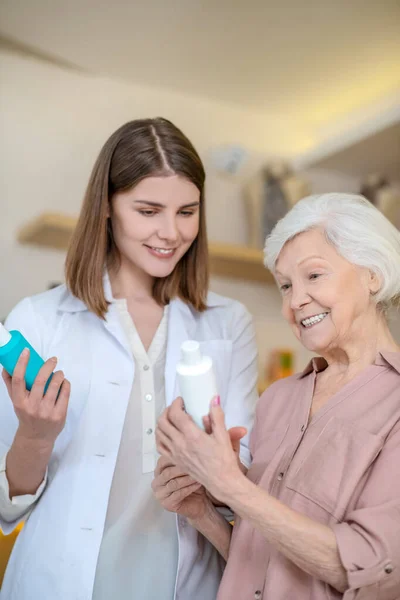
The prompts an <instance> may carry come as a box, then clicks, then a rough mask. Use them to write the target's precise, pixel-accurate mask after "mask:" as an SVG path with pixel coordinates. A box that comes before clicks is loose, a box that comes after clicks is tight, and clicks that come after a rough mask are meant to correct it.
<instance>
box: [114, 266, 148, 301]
mask: <svg viewBox="0 0 400 600" xmlns="http://www.w3.org/2000/svg"><path fill="white" fill-rule="evenodd" d="M110 283H111V289H112V293H113V297H114V298H126V299H128V298H129V299H134V300H138V301H140V300H149V299H150V298H152V297H153V284H154V277H152V276H151V275H149V274H148V273H145V272H144V271H143V270H142V269H139V268H138V267H137V266H136V265H134V264H132V263H129V262H127V261H126V260H124V259H123V258H121V263H120V265H119V266H118V268H117V269H112V270H110Z"/></svg>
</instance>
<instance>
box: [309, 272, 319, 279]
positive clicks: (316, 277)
mask: <svg viewBox="0 0 400 600" xmlns="http://www.w3.org/2000/svg"><path fill="white" fill-rule="evenodd" d="M320 276H321V275H320V273H311V274H310V276H309V278H310V279H318V277H320Z"/></svg>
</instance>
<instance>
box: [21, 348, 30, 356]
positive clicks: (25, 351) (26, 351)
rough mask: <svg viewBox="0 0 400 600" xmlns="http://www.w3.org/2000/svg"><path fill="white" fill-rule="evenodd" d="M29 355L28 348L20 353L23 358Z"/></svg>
mask: <svg viewBox="0 0 400 600" xmlns="http://www.w3.org/2000/svg"><path fill="white" fill-rule="evenodd" d="M28 354H29V349H28V348H24V349H23V350H22V352H21V356H23V357H24V358H25V356H28Z"/></svg>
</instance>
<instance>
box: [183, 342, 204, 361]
mask: <svg viewBox="0 0 400 600" xmlns="http://www.w3.org/2000/svg"><path fill="white" fill-rule="evenodd" d="M181 356H182V362H183V363H184V364H185V365H198V364H199V363H201V352H200V344H199V342H195V341H194V340H193V341H192V340H188V341H187V342H183V344H182V346H181Z"/></svg>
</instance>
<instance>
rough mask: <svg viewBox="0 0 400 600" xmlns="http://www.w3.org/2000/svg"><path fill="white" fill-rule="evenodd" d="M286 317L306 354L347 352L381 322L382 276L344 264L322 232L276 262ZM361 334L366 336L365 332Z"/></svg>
mask: <svg viewBox="0 0 400 600" xmlns="http://www.w3.org/2000/svg"><path fill="white" fill-rule="evenodd" d="M275 274H276V279H277V282H278V285H279V288H280V290H281V293H282V314H283V316H284V318H285V319H286V321H287V322H288V323H289V324H290V326H291V328H292V330H293V332H294V334H295V336H296V337H297V338H298V339H299V340H300V342H301V343H302V344H303V346H304V347H305V348H307V349H308V350H310V351H312V352H316V353H318V354H321V355H324V354H325V353H327V352H331V351H332V350H335V349H341V348H343V347H344V346H345V345H346V344H347V343H348V342H351V341H352V338H354V336H357V335H358V333H357V332H359V331H360V327H361V328H362V329H363V328H365V327H368V323H369V319H375V318H376V306H375V303H374V302H373V298H372V296H371V294H373V293H375V292H376V291H377V290H378V288H379V282H378V281H377V278H376V276H374V275H373V274H371V272H370V271H369V270H368V269H365V268H362V267H358V266H357V265H354V264H352V263H350V262H348V261H347V260H346V259H345V258H343V257H342V256H341V255H340V254H339V253H338V252H337V250H336V249H335V247H334V246H333V245H332V244H330V243H329V242H328V241H327V239H326V237H325V235H324V232H323V231H322V230H321V229H311V230H309V231H306V232H304V233H301V234H299V235H297V236H296V237H295V238H293V239H292V240H290V241H289V242H287V244H286V245H285V246H284V248H283V249H282V251H281V253H280V255H279V257H278V260H277V262H276V270H275ZM362 329H361V330H362Z"/></svg>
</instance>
